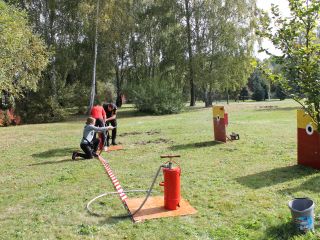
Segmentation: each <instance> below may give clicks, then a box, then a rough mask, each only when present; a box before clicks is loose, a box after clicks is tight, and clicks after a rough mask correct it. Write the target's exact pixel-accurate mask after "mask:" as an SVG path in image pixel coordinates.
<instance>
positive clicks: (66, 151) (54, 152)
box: [31, 147, 75, 158]
mask: <svg viewBox="0 0 320 240" xmlns="http://www.w3.org/2000/svg"><path fill="white" fill-rule="evenodd" d="M74 150H75V149H74V148H70V147H67V148H56V149H50V150H48V151H44V152H41V153H35V154H32V155H31V156H32V157H35V158H50V157H63V156H68V155H70V156H71V154H72V152H73V151H74Z"/></svg>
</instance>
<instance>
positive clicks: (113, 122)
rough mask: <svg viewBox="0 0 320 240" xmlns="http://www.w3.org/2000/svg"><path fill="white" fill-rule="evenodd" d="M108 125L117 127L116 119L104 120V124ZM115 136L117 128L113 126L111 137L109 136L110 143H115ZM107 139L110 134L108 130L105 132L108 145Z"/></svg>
mask: <svg viewBox="0 0 320 240" xmlns="http://www.w3.org/2000/svg"><path fill="white" fill-rule="evenodd" d="M110 125H111V126H113V127H117V121H116V120H111V121H110V122H106V126H110ZM116 137H117V128H114V129H112V137H111V139H112V140H111V141H112V144H115V142H116ZM109 139H110V134H109V132H107V146H109Z"/></svg>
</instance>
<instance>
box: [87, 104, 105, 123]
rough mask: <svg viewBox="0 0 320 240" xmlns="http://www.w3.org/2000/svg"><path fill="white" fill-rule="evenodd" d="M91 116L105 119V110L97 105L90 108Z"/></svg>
mask: <svg viewBox="0 0 320 240" xmlns="http://www.w3.org/2000/svg"><path fill="white" fill-rule="evenodd" d="M91 117H93V118H95V119H98V118H100V119H103V120H105V119H106V112H105V111H104V109H103V107H102V106H99V105H97V106H94V107H93V108H92V109H91Z"/></svg>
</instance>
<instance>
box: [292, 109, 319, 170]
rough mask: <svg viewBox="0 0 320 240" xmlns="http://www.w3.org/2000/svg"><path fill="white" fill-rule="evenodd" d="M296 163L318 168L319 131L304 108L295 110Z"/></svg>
mask: <svg viewBox="0 0 320 240" xmlns="http://www.w3.org/2000/svg"><path fill="white" fill-rule="evenodd" d="M297 127H298V164H301V165H305V166H309V167H312V168H315V169H320V133H319V132H318V131H317V124H316V123H314V121H313V120H312V118H311V117H310V115H309V114H307V113H306V112H305V111H304V110H302V109H301V110H298V111H297Z"/></svg>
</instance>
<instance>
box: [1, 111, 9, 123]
mask: <svg viewBox="0 0 320 240" xmlns="http://www.w3.org/2000/svg"><path fill="white" fill-rule="evenodd" d="M2 125H3V126H4V127H8V126H10V125H11V119H10V116H9V114H8V111H3V119H2Z"/></svg>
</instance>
